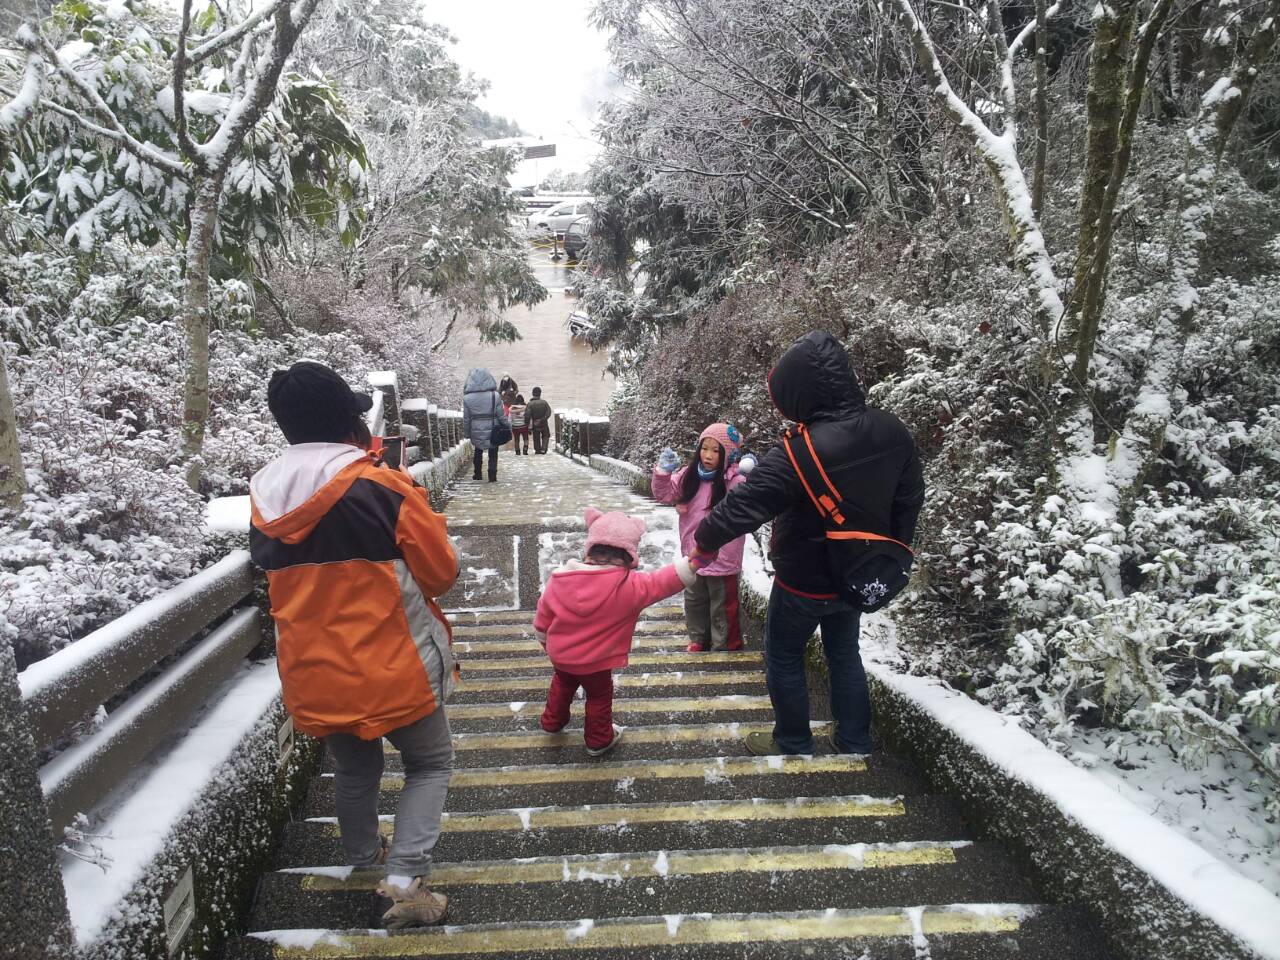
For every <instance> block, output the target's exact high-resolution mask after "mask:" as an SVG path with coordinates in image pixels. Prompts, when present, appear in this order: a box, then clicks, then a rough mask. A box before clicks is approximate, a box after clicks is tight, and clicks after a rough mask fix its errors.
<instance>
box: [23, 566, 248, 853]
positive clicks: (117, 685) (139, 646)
mask: <svg viewBox="0 0 1280 960" xmlns="http://www.w3.org/2000/svg"><path fill="white" fill-rule="evenodd" d="M253 587H254V577H253V571H252V568H251V566H250V561H249V554H248V552H247V551H245V550H236V551H233V552H232V553H231V554H229V555H228V556H226V557H224V558H223V559H221V560H219V561H218V562H217V563H215V564H214V565H213V566H211V567H209V568H208V569H207V570H204V571H202V572H200V573H198V574H196V575H195V576H194V577H191V578H190V579H187V580H184V581H182V582H181V583H180V584H178V585H177V586H176V587H173V588H172V589H170V590H167V591H165V592H164V593H162V594H160V595H159V596H157V597H154V598H152V599H151V600H148V601H147V602H145V603H142V604H139V605H138V606H137V607H135V608H134V609H133V610H131V611H129V612H128V613H126V614H125V615H124V616H122V617H120V618H119V619H116V620H113V621H112V622H111V623H108V624H107V625H106V626H104V627H102V628H100V629H98V630H95V631H94V632H93V633H91V634H89V635H88V636H87V637H84V638H83V639H81V640H77V641H76V642H75V643H71V644H69V645H67V646H66V647H63V648H62V649H61V650H59V651H58V652H57V653H55V654H53V655H52V656H50V657H47V658H46V659H44V660H40V661H38V662H37V663H34V664H32V665H31V666H30V667H28V668H27V669H26V670H25V671H23V672H22V673H21V674H19V676H18V686H19V689H20V690H21V692H22V702H23V707H24V708H25V710H26V712H27V716H28V718H29V720H30V724H31V729H32V731H33V734H34V736H35V739H36V743H37V745H38V746H39V747H40V748H41V749H44V748H48V747H51V746H54V745H56V744H57V743H58V741H59V740H61V739H62V738H64V737H65V736H66V734H67V733H68V732H69V731H70V730H71V728H72V727H73V726H74V725H75V724H76V723H78V722H80V721H82V720H84V719H85V718H86V717H89V716H91V715H92V714H93V713H94V712H95V711H96V710H97V709H98V707H99V706H100V705H101V704H103V703H106V702H107V701H109V700H111V699H113V698H114V697H116V696H118V695H119V694H121V693H123V692H124V691H125V690H126V689H127V688H128V687H129V686H130V684H132V683H133V682H134V681H136V680H137V679H138V678H139V677H142V676H144V675H145V674H146V673H147V672H149V671H151V670H153V669H155V668H156V667H157V666H158V665H160V664H161V663H162V662H163V661H165V660H166V659H167V658H169V657H170V656H172V655H173V654H174V652H175V651H178V650H181V649H182V648H183V647H184V646H185V645H186V644H187V643H188V642H189V641H190V640H191V639H192V638H193V637H195V636H197V635H198V634H200V633H201V632H203V631H204V630H205V629H207V628H208V627H209V626H210V624H211V623H214V622H215V621H217V620H218V619H219V618H220V617H222V616H223V615H224V614H225V613H226V612H227V611H228V610H230V609H231V608H232V607H233V606H235V605H237V604H239V603H241V602H242V601H244V600H246V599H247V598H250V597H251V595H252V593H253ZM261 640H262V628H261V623H260V615H259V613H258V610H257V608H256V607H253V606H249V607H245V608H244V609H242V610H238V611H236V612H234V613H233V614H232V615H231V616H230V617H229V618H227V620H226V621H225V622H223V623H222V624H221V625H219V626H218V627H216V628H215V629H214V630H212V631H211V632H210V633H209V635H208V636H207V637H205V638H204V639H202V640H200V641H199V642H198V643H197V644H196V645H195V646H193V647H192V648H191V649H189V650H186V651H184V652H183V653H182V654H181V655H180V656H179V657H178V658H177V659H176V660H175V661H174V662H173V663H171V664H169V665H168V666H167V667H165V668H164V669H163V670H162V671H161V673H160V674H159V675H158V676H156V677H155V678H154V679H152V680H151V681H150V682H149V683H147V684H146V686H144V687H143V688H142V689H141V690H138V691H136V692H134V693H133V694H131V695H130V696H129V698H128V699H127V700H126V701H125V702H124V703H122V704H120V705H119V706H118V707H116V709H114V710H113V711H112V712H111V714H110V715H109V716H108V718H107V719H106V721H105V722H104V723H103V724H102V726H101V727H99V728H98V729H97V730H95V731H94V732H93V733H91V734H90V735H89V736H87V737H85V738H84V739H83V740H80V741H78V742H76V743H75V744H73V745H71V746H69V747H67V748H66V749H64V750H63V751H62V752H60V753H59V754H58V755H57V756H55V757H54V758H53V759H52V760H50V761H49V762H48V763H46V764H45V765H44V766H43V767H42V768H41V769H40V784H41V787H42V789H43V791H44V794H45V799H46V801H47V802H48V804H49V816H50V819H51V820H52V821H53V828H54V834H55V836H59V835H61V832H62V828H63V827H65V826H67V825H68V824H70V823H71V822H72V821H73V820H74V818H75V815H76V813H78V812H81V811H85V810H88V809H90V808H91V807H93V805H94V804H95V803H97V802H98V801H99V800H100V799H102V797H103V796H105V795H106V794H107V792H108V791H110V790H111V789H112V788H113V787H115V786H116V785H117V784H118V783H120V782H121V781H122V780H123V779H124V778H125V776H127V775H128V773H129V771H130V770H131V769H132V768H133V767H134V766H135V765H136V764H137V762H138V761H139V760H140V759H141V758H142V757H144V756H146V754H147V753H149V752H150V751H151V750H152V749H153V748H154V747H155V746H157V745H158V744H159V743H160V741H161V740H162V739H163V738H164V736H165V735H166V734H168V733H170V732H172V731H173V730H174V729H175V728H177V727H179V726H180V725H181V721H182V720H183V719H185V718H186V717H187V716H188V715H190V714H191V713H192V712H193V711H194V710H195V709H196V707H197V706H198V705H199V704H201V703H202V702H203V701H204V700H205V699H206V698H207V697H208V696H209V694H210V693H212V692H213V690H214V689H215V688H216V687H217V686H218V685H219V684H221V683H222V681H224V680H225V679H226V678H227V677H228V676H230V674H231V672H232V671H233V670H234V669H235V668H236V666H237V665H238V664H239V663H240V661H241V660H243V659H244V657H245V656H246V655H247V654H248V653H249V651H251V650H252V649H253V648H254V647H256V646H257V645H258V644H259V643H260V642H261Z"/></svg>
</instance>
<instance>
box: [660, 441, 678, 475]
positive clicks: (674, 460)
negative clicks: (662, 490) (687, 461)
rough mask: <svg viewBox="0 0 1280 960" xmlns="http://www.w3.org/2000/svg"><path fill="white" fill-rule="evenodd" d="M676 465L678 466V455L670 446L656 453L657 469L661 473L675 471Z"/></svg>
mask: <svg viewBox="0 0 1280 960" xmlns="http://www.w3.org/2000/svg"><path fill="white" fill-rule="evenodd" d="M678 466H680V457H679V456H678V455H677V454H676V452H675V451H674V450H672V449H671V448H670V447H667V448H666V449H664V450H663V451H662V453H660V454H658V469H659V470H661V471H662V472H663V473H675V472H676V468H677V467H678Z"/></svg>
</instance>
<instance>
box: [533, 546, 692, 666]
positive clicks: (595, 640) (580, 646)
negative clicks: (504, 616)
mask: <svg viewBox="0 0 1280 960" xmlns="http://www.w3.org/2000/svg"><path fill="white" fill-rule="evenodd" d="M693 578H694V572H693V570H692V568H690V566H689V563H688V561H687V560H685V559H684V558H683V557H681V558H680V559H679V560H677V561H676V562H675V563H672V564H668V565H667V566H665V567H663V568H661V569H660V570H654V571H652V572H646V571H642V570H633V569H630V568H627V567H603V566H596V565H594V564H590V563H584V562H583V561H581V560H570V561H569V562H568V563H566V564H565V565H564V566H563V567H561V568H560V569H559V570H557V571H555V572H554V573H553V574H551V579H550V580H548V581H547V585H546V587H545V588H544V589H543V591H542V598H541V599H540V600H539V601H538V612H537V614H536V615H535V616H534V618H533V629H534V630H535V631H537V634H538V640H539V641H540V642H541V643H542V645H543V646H545V647H546V648H547V656H548V657H550V658H551V663H552V665H553V666H555V667H557V668H558V669H560V670H563V671H565V672H566V673H575V674H579V675H581V674H586V673H596V672H598V671H600V670H617V669H620V668H622V667H625V666H626V665H627V656H628V654H630V653H631V641H632V638H633V635H634V634H635V629H636V621H637V620H639V619H640V612H641V611H642V610H644V608H645V607H648V606H651V605H652V604H655V603H657V602H658V601H659V600H664V599H666V598H667V597H670V596H674V595H675V594H677V593H679V592H680V591H681V590H683V589H684V588H685V587H686V586H692V585H693V583H694V580H693Z"/></svg>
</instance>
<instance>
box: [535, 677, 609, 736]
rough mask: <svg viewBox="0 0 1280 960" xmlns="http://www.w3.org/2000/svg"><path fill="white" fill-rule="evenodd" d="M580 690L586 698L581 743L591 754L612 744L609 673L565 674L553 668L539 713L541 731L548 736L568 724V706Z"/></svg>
mask: <svg viewBox="0 0 1280 960" xmlns="http://www.w3.org/2000/svg"><path fill="white" fill-rule="evenodd" d="M579 687H582V690H583V692H584V693H585V694H586V695H587V719H586V722H584V723H583V725H582V727H583V739H584V740H586V741H587V746H588V747H591V748H592V749H593V750H594V749H595V748H597V747H603V746H607V745H608V744H609V743H611V742H612V741H613V671H612V670H600V671H598V672H596V673H587V674H576V673H566V672H565V671H563V670H561V669H559V668H558V667H557V668H556V672H555V676H553V677H552V678H551V689H550V690H548V691H547V708H546V709H545V710H543V711H542V729H543V730H547V731H549V732H551V733H555V732H556V731H557V730H561V729H563V728H564V725H565V724H567V723H568V722H569V705H570V704H571V703H573V695H574V694H575V693H577V692H578V688H579Z"/></svg>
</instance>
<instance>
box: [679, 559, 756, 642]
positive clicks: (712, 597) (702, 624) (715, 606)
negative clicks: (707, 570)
mask: <svg viewBox="0 0 1280 960" xmlns="http://www.w3.org/2000/svg"><path fill="white" fill-rule="evenodd" d="M684 622H685V626H686V627H687V628H688V630H689V639H690V640H692V641H693V642H694V643H700V644H702V646H703V647H704V648H708V649H711V650H737V649H739V648H741V646H742V628H741V625H740V624H739V622H738V575H737V574H733V575H732V576H728V577H704V576H701V575H699V576H697V577H695V578H694V584H693V586H692V587H685V590H684Z"/></svg>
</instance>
